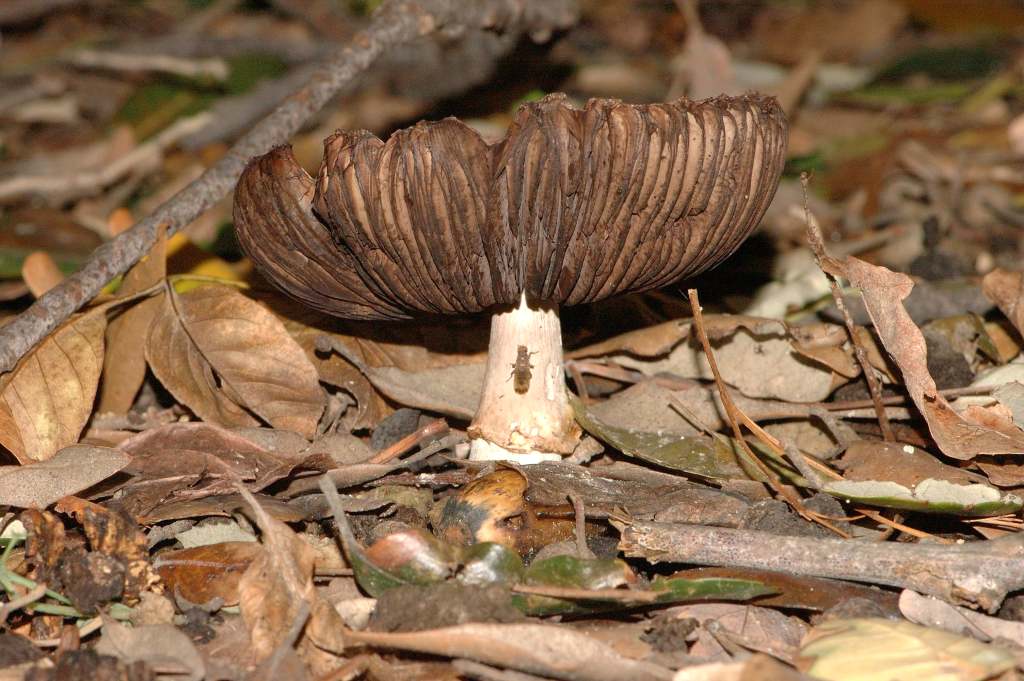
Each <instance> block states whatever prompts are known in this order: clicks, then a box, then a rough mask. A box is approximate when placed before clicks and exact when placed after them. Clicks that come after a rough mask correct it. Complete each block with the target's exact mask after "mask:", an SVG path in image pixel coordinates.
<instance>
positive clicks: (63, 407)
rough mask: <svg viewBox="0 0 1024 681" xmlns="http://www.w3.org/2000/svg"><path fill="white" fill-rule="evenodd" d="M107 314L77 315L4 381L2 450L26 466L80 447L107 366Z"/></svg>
mask: <svg viewBox="0 0 1024 681" xmlns="http://www.w3.org/2000/svg"><path fill="white" fill-rule="evenodd" d="M106 325H107V320H106V316H105V310H104V309H103V308H95V309H93V310H90V311H89V312H86V313H85V314H82V315H77V316H75V317H73V318H72V319H71V320H69V321H68V322H66V323H65V324H63V325H62V326H61V327H60V328H58V329H57V330H56V331H54V332H53V333H52V334H50V335H49V336H48V337H47V338H46V339H45V340H44V341H43V342H42V343H40V344H39V345H38V346H36V348H35V349H34V350H32V352H30V353H29V354H28V355H26V356H25V357H24V358H23V359H22V360H21V361H20V362H19V363H18V365H17V366H16V367H15V368H14V371H12V372H11V373H9V374H7V375H5V376H3V377H0V444H2V445H3V446H4V447H6V448H7V449H9V450H10V452H11V453H12V454H14V456H15V457H16V458H17V459H18V461H20V462H22V463H29V462H32V461H45V460H46V459H49V458H50V457H52V456H53V455H54V454H55V453H56V452H57V451H58V450H60V449H62V448H63V447H67V446H69V445H73V444H75V443H76V442H78V436H79V434H80V433H81V432H82V428H83V427H85V423H86V421H87V420H88V418H89V415H90V414H91V413H92V404H93V400H94V399H95V397H96V386H97V384H98V382H99V378H100V369H101V367H102V362H103V331H104V329H105V328H106Z"/></svg>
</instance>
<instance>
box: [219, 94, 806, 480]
mask: <svg viewBox="0 0 1024 681" xmlns="http://www.w3.org/2000/svg"><path fill="white" fill-rule="evenodd" d="M785 145H786V124H785V118H784V116H783V113H782V110H781V109H780V108H779V106H778V103H777V102H776V101H775V100H774V99H773V98H768V97H762V96H757V95H748V96H743V97H718V98H715V99H709V100H705V101H701V102H691V101H688V100H686V99H680V100H677V101H675V102H671V103H665V104H643V105H634V104H625V103H622V102H620V101H617V100H610V99H592V100H590V101H589V102H588V103H587V104H586V106H585V107H583V108H582V109H577V108H575V107H573V106H571V105H570V104H569V102H568V100H567V98H566V97H565V96H564V95H561V94H553V95H548V96H547V97H544V98H543V99H541V100H539V101H536V102H530V103H527V104H524V105H522V106H521V107H520V108H519V109H518V110H517V111H516V113H515V115H514V117H513V120H512V123H511V125H510V127H509V130H508V133H507V135H506V136H505V138H504V139H503V140H501V141H500V142H498V143H497V144H494V145H489V144H487V143H486V142H485V141H484V140H483V139H482V138H481V137H480V136H479V135H478V134H477V133H476V132H475V131H474V130H473V129H471V128H470V127H469V126H467V125H465V124H463V123H462V122H460V121H458V120H456V119H454V118H447V119H445V120H441V121H437V122H420V123H417V124H416V125H415V126H413V127H411V128H407V129H404V130H399V131H398V132H395V133H393V134H392V135H391V136H390V137H389V138H388V140H387V141H386V142H384V141H381V140H380V139H378V138H377V137H375V136H374V135H372V134H371V133H369V132H365V131H360V132H338V133H336V134H335V135H333V136H332V137H330V138H328V139H327V140H326V141H325V144H324V146H325V154H324V160H323V164H322V165H321V168H320V172H319V176H318V178H317V179H316V180H314V179H313V178H311V177H310V176H309V175H308V174H306V172H305V171H304V170H303V169H302V168H301V167H299V165H298V164H297V163H296V161H295V159H294V157H293V156H292V153H291V150H290V148H288V147H278V148H276V149H274V150H272V151H270V152H269V153H267V154H265V155H263V156H260V157H258V158H255V159H253V160H252V161H251V162H250V163H249V165H248V167H247V168H246V170H245V172H244V173H243V174H242V177H241V179H240V180H239V184H238V189H237V191H236V193H235V225H236V228H237V230H238V237H239V241H240V242H241V245H242V247H243V248H244V249H245V251H246V252H247V253H248V254H249V256H250V257H251V258H252V260H253V261H254V262H255V264H256V266H257V267H258V268H259V269H261V270H262V272H263V273H264V274H265V275H266V276H267V277H268V278H269V279H270V280H271V281H272V282H274V283H275V284H276V285H277V286H279V287H280V288H281V289H282V290H284V292H285V293H288V294H290V295H291V296H293V297H295V298H297V299H299V300H301V301H302V302H304V303H305V304H307V305H309V306H311V307H314V308H317V309H318V310H321V311H323V312H326V313H329V314H331V315H335V316H339V317H346V318H354V319H380V320H387V319H409V318H415V317H423V316H434V315H461V314H467V313H473V312H480V311H485V310H487V311H490V312H491V313H492V317H491V336H490V346H489V350H488V358H487V367H486V374H485V378H484V385H483V393H482V396H481V398H480V403H479V407H478V410H477V413H476V416H475V418H474V419H473V422H472V423H471V424H470V427H469V431H468V432H469V435H470V437H471V438H472V444H471V450H470V456H471V458H474V459H478V460H481V459H512V460H516V461H519V462H521V463H529V462H535V461H541V460H551V459H559V458H561V457H562V456H564V455H567V454H569V453H571V452H572V451H573V449H574V448H575V447H576V445H577V444H578V442H579V437H580V429H579V426H577V425H576V422H575V419H574V418H573V411H572V408H571V405H570V403H569V398H568V393H567V390H566V386H565V378H564V373H563V366H562V339H561V329H560V324H559V318H558V311H559V308H560V307H562V306H566V305H576V304H579V303H586V302H591V301H596V300H601V299H603V298H608V297H610V296H614V295H618V294H620V293H627V292H632V291H642V290H646V289H653V288H657V287H661V286H665V285H667V284H670V283H672V282H675V281H677V280H679V279H681V278H683V277H687V276H691V275H693V274H696V273H698V272H700V271H701V270H704V269H707V268H709V267H712V266H714V265H716V264H718V263H719V262H721V261H722V260H723V259H725V258H726V257H727V256H728V255H729V254H731V253H732V252H733V251H734V250H735V249H736V248H737V247H738V246H739V245H740V243H741V242H742V241H743V240H744V239H745V238H746V237H747V236H748V235H749V234H750V232H751V231H753V229H754V228H755V227H756V226H757V224H758V221H759V220H760V219H761V216H762V214H763V213H764V211H765V209H766V208H767V207H768V204H769V202H770V201H771V199H772V196H773V195H774V193H775V188H776V186H777V183H778V178H779V175H780V173H781V171H782V165H783V161H784V157H785Z"/></svg>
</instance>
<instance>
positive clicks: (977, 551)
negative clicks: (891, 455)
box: [619, 522, 1024, 612]
mask: <svg viewBox="0 0 1024 681" xmlns="http://www.w3.org/2000/svg"><path fill="white" fill-rule="evenodd" d="M619 548H620V549H621V550H623V551H625V553H626V555H627V556H642V557H645V558H647V559H648V560H651V561H654V562H673V563H690V564H693V565H714V566H721V567H742V568H755V569H758V570H771V571H774V572H785V573H788V574H794V575H808V576H812V577H831V578H833V579H847V580H851V581H855V582H867V583H869V584H883V585H887V586H895V587H901V588H906V589H913V590H914V591H917V592H920V593H925V594H928V595H931V596H937V597H939V598H942V599H944V600H946V601H949V602H952V603H957V604H961V605H969V606H975V607H981V608H982V609H984V610H986V611H988V612H993V611H994V610H995V609H996V608H998V607H999V604H1000V603H1002V601H1003V598H1005V597H1006V594H1007V593H1009V592H1011V591H1018V590H1020V589H1021V588H1024V570H1022V569H1021V565H1022V562H1024V535H1022V534H1014V535H1010V536H1007V537H1003V538H1000V539H996V540H991V541H982V542H971V543H968V544H961V545H956V546H945V545H934V544H921V543H918V544H903V543H895V542H885V543H874V542H865V541H857V540H849V539H831V538H821V537H786V536H779V535H776V534H770V533H768V532H758V531H755V530H736V529H729V528H722V527H705V526H702V525H683V524H670V523H653V522H636V523H633V524H631V525H627V526H625V527H624V528H622V538H621V539H620V540H619Z"/></svg>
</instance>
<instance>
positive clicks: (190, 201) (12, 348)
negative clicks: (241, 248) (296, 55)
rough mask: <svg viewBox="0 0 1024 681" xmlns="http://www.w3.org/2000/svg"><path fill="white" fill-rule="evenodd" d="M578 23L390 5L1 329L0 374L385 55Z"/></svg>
mask: <svg viewBox="0 0 1024 681" xmlns="http://www.w3.org/2000/svg"><path fill="white" fill-rule="evenodd" d="M574 19H575V2H574V1H573V0H557V1H553V0H388V1H387V2H386V3H385V4H384V5H382V6H381V8H380V10H379V11H378V12H377V13H376V14H375V16H374V18H373V20H372V21H371V22H370V24H369V26H367V28H366V29H365V30H363V31H361V32H360V33H358V34H357V35H356V36H355V37H354V38H353V39H352V42H351V44H350V45H348V46H346V47H344V48H343V49H341V50H339V51H338V52H337V53H336V54H334V55H333V56H331V57H329V58H328V59H327V60H326V62H325V63H324V65H323V67H322V68H320V69H319V70H318V71H317V72H316V73H315V74H314V75H313V76H312V77H311V78H310V81H309V83H307V84H306V85H305V86H304V87H303V88H301V89H300V90H298V91H297V92H295V93H294V94H293V95H291V96H290V97H288V99H286V100H285V101H284V102H283V103H282V104H281V105H280V106H279V107H277V108H276V109H275V110H274V111H273V112H271V113H270V114H268V115H267V116H266V117H265V118H264V119H263V120H262V121H260V122H259V123H258V124H256V125H255V126H254V127H253V128H252V130H250V131H249V132H248V133H246V134H245V135H244V136H242V137H241V138H239V140H238V141H237V142H236V143H235V144H234V146H233V147H231V149H230V150H229V151H228V152H227V153H226V154H225V155H224V156H223V157H222V158H221V159H220V160H219V161H217V163H215V164H214V165H213V166H211V167H210V168H208V169H207V170H206V172H204V173H203V174H202V175H201V176H199V177H198V178H197V179H196V180H195V181H193V182H192V183H191V184H189V185H188V186H187V187H185V188H184V189H182V190H181V191H180V192H178V193H177V194H175V195H174V196H172V197H171V198H170V199H168V200H167V201H166V202H165V203H163V204H162V205H161V206H160V207H159V208H157V209H156V211H155V212H154V213H153V214H152V215H150V216H149V217H147V218H145V219H144V220H141V221H140V222H138V223H136V224H135V225H134V226H133V227H132V228H131V229H129V230H127V231H125V232H123V233H122V234H121V235H120V236H118V237H117V238H115V239H112V240H111V241H108V242H106V243H104V244H103V245H101V246H100V247H99V248H97V249H96V251H95V252H93V254H92V256H91V257H90V259H89V261H88V262H86V264H85V265H84V266H83V267H82V269H80V270H79V271H78V272H76V273H75V274H73V275H72V276H70V277H68V278H67V279H65V280H64V282H63V283H61V284H60V285H59V286H56V287H54V288H53V289H51V290H50V291H49V292H47V293H46V294H45V295H44V296H42V297H41V298H39V300H37V301H36V302H35V303H33V304H32V306H31V307H29V308H28V309H27V310H25V311H24V312H22V313H21V314H20V315H18V316H17V317H16V318H15V319H13V320H11V321H10V322H8V323H7V324H5V325H4V326H3V327H0V373H3V372H6V371H10V370H11V369H13V368H14V366H15V364H16V363H17V362H18V360H20V359H21V358H22V357H23V356H24V355H25V354H27V353H28V352H29V351H30V350H31V349H32V348H33V347H35V345H36V344H37V343H38V342H39V341H41V340H42V339H43V338H45V337H46V335H47V334H48V333H50V332H51V331H52V330H53V329H55V328H57V326H58V325H60V324H61V323H62V322H63V321H64V320H66V319H67V318H68V317H70V316H71V315H72V314H73V313H74V312H75V311H76V310H78V309H79V308H81V307H82V306H83V305H85V304H86V303H87V302H88V301H89V300H91V299H92V298H93V297H95V296H96V295H97V294H98V293H99V292H100V291H101V290H102V289H103V287H104V286H105V285H106V284H107V282H109V281H110V280H111V279H113V278H114V277H116V276H117V275H119V274H123V273H124V272H125V271H127V270H128V268H129V267H131V266H132V265H133V264H135V263H136V262H137V261H138V260H139V259H140V258H141V257H142V256H143V255H144V254H145V253H146V252H147V251H148V250H149V248H150V247H151V246H152V244H153V242H154V240H155V239H156V234H157V228H158V227H159V226H160V225H166V227H167V234H168V236H170V235H171V234H173V233H175V232H177V231H178V230H180V229H181V228H182V227H184V226H185V225H187V224H189V223H190V222H192V221H193V220H194V219H196V218H197V217H198V216H199V215H201V214H202V213H203V212H204V211H206V210H207V209H208V208H210V207H211V206H212V205H214V204H215V203H217V202H218V201H219V200H220V199H221V198H223V197H224V196H225V195H226V194H227V193H228V192H229V191H231V189H232V188H233V187H234V185H235V182H236V181H237V180H238V177H239V175H241V173H242V170H243V169H244V168H245V164H246V163H247V162H248V161H249V159H250V158H252V157H253V156H256V155H258V154H263V153H265V152H267V151H269V150H270V149H271V148H272V147H274V146H276V145H278V144H281V143H283V142H285V141H286V140H287V139H288V138H289V137H291V135H293V134H294V133H295V132H297V131H298V129H299V128H300V127H301V126H302V125H303V124H304V123H305V122H306V121H307V120H309V118H310V117H312V116H313V114H315V113H316V112H317V111H319V110H320V109H321V108H323V106H324V105H325V104H327V102H328V101H330V100H331V98H333V97H334V96H335V95H336V94H338V92H339V91H341V89H342V88H344V87H345V86H347V85H349V84H350V83H352V82H353V80H355V78H356V77H357V76H359V75H360V74H361V73H363V72H364V71H365V70H366V69H367V68H369V66H370V65H371V64H372V63H373V62H374V61H375V60H376V59H377V58H378V57H379V56H380V55H381V54H382V53H384V52H385V51H386V50H388V49H389V48H392V47H394V46H396V45H400V44H403V43H408V42H410V41H412V40H414V39H416V38H419V37H422V36H425V35H429V34H431V33H434V32H437V31H445V32H446V33H449V34H450V33H453V32H456V31H458V30H460V29H465V28H467V27H472V26H477V27H480V28H488V29H496V30H508V29H517V28H521V29H523V30H525V31H528V32H531V33H534V34H544V33H546V32H547V33H549V32H550V31H552V30H555V29H559V28H565V27H567V26H568V25H569V24H570V23H571V22H572V21H573V20H574Z"/></svg>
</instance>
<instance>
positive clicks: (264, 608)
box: [238, 485, 345, 675]
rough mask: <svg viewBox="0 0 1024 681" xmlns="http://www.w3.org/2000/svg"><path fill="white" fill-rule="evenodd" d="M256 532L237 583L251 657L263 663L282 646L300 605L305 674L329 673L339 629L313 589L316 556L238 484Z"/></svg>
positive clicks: (340, 640) (338, 647)
mask: <svg viewBox="0 0 1024 681" xmlns="http://www.w3.org/2000/svg"><path fill="white" fill-rule="evenodd" d="M238 491H239V493H240V494H242V496H244V497H245V499H246V501H248V503H249V505H250V507H251V508H252V511H253V514H254V516H255V518H256V522H257V524H258V525H259V527H260V531H261V533H262V536H261V540H260V541H261V545H262V548H263V550H262V551H261V552H260V554H259V555H258V556H257V557H256V558H255V560H253V562H252V564H251V565H250V566H249V568H248V569H247V570H246V571H245V573H244V574H243V575H242V578H241V580H240V581H239V585H238V587H239V596H240V599H241V600H240V605H241V610H242V618H243V619H244V620H245V624H246V626H247V627H248V628H249V635H250V638H251V640H252V648H253V654H254V657H255V658H256V660H263V659H265V658H266V657H267V656H269V655H270V654H271V653H273V652H274V651H275V650H276V649H277V648H278V646H279V645H280V644H281V643H282V642H283V641H285V639H286V637H287V635H288V632H289V629H291V628H292V626H293V624H294V622H295V620H296V618H297V617H298V616H299V614H300V612H301V609H302V605H303V603H305V604H306V605H307V606H308V607H309V620H308V622H307V624H306V627H305V629H304V630H303V636H302V638H301V639H300V641H299V644H298V649H299V652H300V654H301V655H302V656H303V658H304V659H305V660H306V663H307V664H308V665H309V666H310V668H311V670H312V671H313V672H314V673H315V674H317V675H321V674H323V673H325V672H326V671H329V670H330V669H331V667H332V663H333V662H334V661H335V660H336V658H335V657H334V656H333V655H332V654H331V653H338V654H340V653H341V652H342V651H343V650H344V648H345V640H344V635H345V624H344V622H343V621H342V619H341V616H340V615H339V614H338V612H337V611H336V610H335V609H334V608H333V607H332V606H331V605H330V604H329V603H327V601H326V600H324V598H323V597H322V596H321V595H320V594H319V593H318V592H317V591H316V589H315V588H314V586H313V570H314V567H315V563H316V552H315V551H314V550H313V547H312V546H310V545H309V544H308V543H307V542H304V541H303V540H302V539H300V538H299V537H298V536H297V535H296V534H295V533H294V532H292V530H291V529H290V528H289V527H288V526H287V525H285V524H284V523H283V522H281V521H280V520H275V519H274V518H272V517H270V515H269V514H267V513H266V512H265V511H264V510H263V509H262V507H261V506H260V505H259V503H258V502H257V501H256V499H255V497H253V496H252V494H250V492H249V491H248V490H246V489H245V488H244V487H242V486H241V485H239V486H238Z"/></svg>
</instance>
